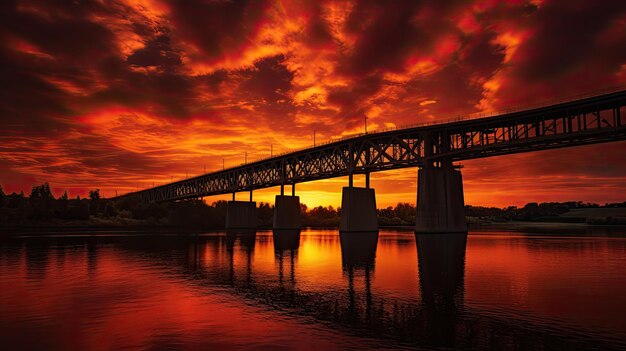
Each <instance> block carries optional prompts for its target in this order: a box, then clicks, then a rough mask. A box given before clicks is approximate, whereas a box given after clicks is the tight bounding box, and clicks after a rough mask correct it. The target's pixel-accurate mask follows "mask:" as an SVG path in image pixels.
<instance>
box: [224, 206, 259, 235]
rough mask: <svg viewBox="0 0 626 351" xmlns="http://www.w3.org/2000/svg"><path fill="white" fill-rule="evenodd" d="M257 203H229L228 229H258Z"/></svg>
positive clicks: (227, 211) (227, 212)
mask: <svg viewBox="0 0 626 351" xmlns="http://www.w3.org/2000/svg"><path fill="white" fill-rule="evenodd" d="M257 222H258V220H257V214H256V202H251V201H228V205H227V207H226V229H227V230H231V231H238V230H242V231H248V230H251V229H256V228H257Z"/></svg>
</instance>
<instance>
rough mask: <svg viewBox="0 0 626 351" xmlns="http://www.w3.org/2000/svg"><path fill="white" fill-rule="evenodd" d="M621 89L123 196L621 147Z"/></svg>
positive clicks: (363, 140) (204, 192) (624, 102)
mask: <svg viewBox="0 0 626 351" xmlns="http://www.w3.org/2000/svg"><path fill="white" fill-rule="evenodd" d="M625 113H626V90H621V91H616V92H612V93H607V94H602V95H599V96H593V97H587V98H582V99H578V100H574V101H567V102H563V103H558V104H554V105H549V106H543V107H538V108H533V109H528V110H523V111H517V112H512V113H505V114H501V115H497V116H493V117H486V118H478V119H470V120H461V121H455V122H449V123H442V124H435V125H428V126H419V127H413V128H406V129H399V130H391V131H385V132H380V133H371V134H362V135H359V136H356V137H353V138H348V139H343V140H339V141H336V142H332V143H328V144H324V145H319V146H316V147H312V148H309V149H305V150H299V151H295V152H292V153H288V154H283V155H278V156H275V157H272V158H268V159H264V160H259V161H255V162H252V163H249V164H245V165H241V166H238V167H234V168H230V169H226V170H223V171H218V172H213V173H208V174H204V175H201V176H197V177H193V178H189V179H185V180H181V181H177V182H173V183H170V184H165V185H161V186H158V187H154V188H151V189H146V190H142V191H139V192H134V193H129V194H126V195H122V196H120V197H118V198H123V197H131V196H137V197H139V198H140V199H141V200H143V201H170V200H179V199H187V198H197V197H201V196H210V195H217V194H225V193H232V192H235V191H246V190H252V189H261V188H267V187H273V186H279V185H281V184H294V183H301V182H307V181H312V180H317V179H326V178H334V177H339V176H346V175H349V174H359V173H361V174H362V173H369V172H379V171H384V170H388V169H399V168H406V167H416V166H419V167H421V166H424V165H426V164H431V163H437V162H440V161H442V160H451V161H461V160H467V159H475V158H481V157H490V156H496V155H505V154H513V153H519V152H528V151H538V150H546V149H553V148H561V147H571V146H578V145H585V144H594V143H604V142H611V141H619V140H626V126H625V125H624V124H623V121H622V118H623V117H622V116H623V115H624V114H625Z"/></svg>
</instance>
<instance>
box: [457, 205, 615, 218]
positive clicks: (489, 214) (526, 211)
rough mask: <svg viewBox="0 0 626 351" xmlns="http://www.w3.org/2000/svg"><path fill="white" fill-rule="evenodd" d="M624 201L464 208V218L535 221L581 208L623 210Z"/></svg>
mask: <svg viewBox="0 0 626 351" xmlns="http://www.w3.org/2000/svg"><path fill="white" fill-rule="evenodd" d="M624 207H626V201H624V202H620V203H610V204H605V205H603V206H600V205H598V204H595V203H588V202H582V201H568V202H542V203H536V202H531V203H528V204H526V205H525V206H524V207H517V206H509V207H505V208H497V207H482V206H465V216H466V217H475V218H483V219H491V220H501V221H537V220H541V219H546V218H550V217H556V216H559V215H562V214H564V213H566V212H569V211H570V210H573V209H581V208H624Z"/></svg>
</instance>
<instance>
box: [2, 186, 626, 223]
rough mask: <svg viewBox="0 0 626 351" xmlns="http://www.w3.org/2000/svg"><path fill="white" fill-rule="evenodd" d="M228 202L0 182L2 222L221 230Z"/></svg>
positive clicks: (383, 217) (559, 206) (499, 214)
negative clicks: (74, 192)
mask: <svg viewBox="0 0 626 351" xmlns="http://www.w3.org/2000/svg"><path fill="white" fill-rule="evenodd" d="M301 206H302V222H303V225H304V226H306V227H337V226H339V222H340V218H341V208H334V207H332V206H327V207H324V206H318V207H313V208H308V207H307V206H306V205H304V204H302V205H301ZM226 207H227V202H226V201H217V202H214V203H213V204H211V205H208V204H206V203H205V202H203V201H201V200H186V201H177V202H165V203H149V204H146V203H142V202H140V201H138V200H137V199H132V198H127V199H121V200H118V201H111V200H107V199H103V198H102V197H101V196H100V191H99V190H98V189H96V190H92V191H90V192H89V197H88V198H83V199H81V198H80V197H76V198H69V197H68V195H67V192H66V193H64V194H63V195H61V196H60V197H58V198H55V197H54V196H53V194H52V192H51V190H50V186H49V185H48V183H45V184H42V185H38V186H35V187H33V188H32V190H31V193H30V195H29V196H28V197H27V196H25V195H24V193H23V192H21V193H19V194H18V193H12V194H9V195H7V194H5V193H4V191H3V190H2V187H1V186H0V226H8V227H11V226H29V225H33V226H36V225H85V226H129V225H139V226H140V225H146V226H150V225H159V226H167V225H170V226H176V227H194V228H215V229H220V228H223V227H224V224H225V223H226ZM599 207H626V202H623V203H614V204H606V205H604V206H600V205H598V204H593V203H583V202H546V203H540V204H538V203H529V204H526V205H525V206H524V207H519V208H518V207H515V206H510V207H506V208H497V207H481V206H465V214H466V216H467V217H470V218H478V219H483V220H489V221H534V220H540V219H541V218H545V217H551V216H558V215H560V214H563V213H565V212H567V211H569V210H572V209H578V208H599ZM273 213H274V206H272V205H270V204H268V203H263V202H261V203H259V204H258V209H257V214H258V223H259V226H261V227H271V226H272V221H273ZM377 214H378V222H379V224H380V225H381V226H393V225H396V226H402V225H405V226H412V225H414V224H415V215H416V209H415V206H414V205H411V204H408V203H398V204H397V205H396V206H395V207H392V206H389V207H387V208H383V209H377Z"/></svg>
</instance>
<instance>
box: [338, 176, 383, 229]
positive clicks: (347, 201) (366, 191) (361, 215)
mask: <svg viewBox="0 0 626 351" xmlns="http://www.w3.org/2000/svg"><path fill="white" fill-rule="evenodd" d="M339 231H340V232H375V231H378V218H377V216H376V194H375V192H374V189H372V188H355V187H345V188H343V193H342V197H341V222H340V224H339Z"/></svg>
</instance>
